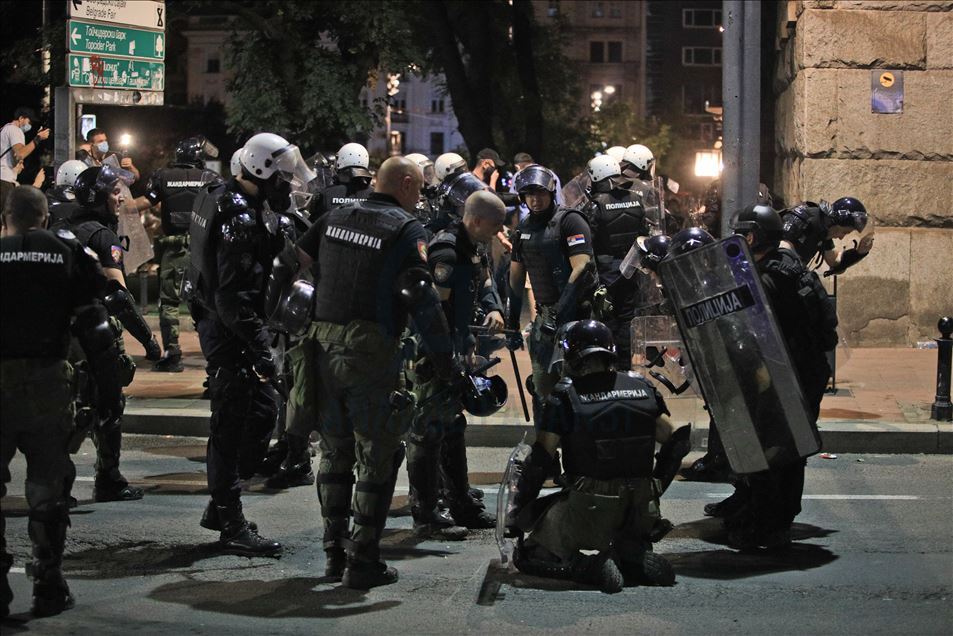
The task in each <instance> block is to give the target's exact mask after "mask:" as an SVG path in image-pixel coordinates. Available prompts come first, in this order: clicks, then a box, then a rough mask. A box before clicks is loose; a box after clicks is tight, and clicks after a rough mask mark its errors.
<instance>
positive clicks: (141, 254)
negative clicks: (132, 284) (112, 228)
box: [103, 154, 155, 276]
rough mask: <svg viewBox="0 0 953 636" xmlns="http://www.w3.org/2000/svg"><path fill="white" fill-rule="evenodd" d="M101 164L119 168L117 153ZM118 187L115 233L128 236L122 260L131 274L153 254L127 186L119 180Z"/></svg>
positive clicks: (127, 271)
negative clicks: (120, 196)
mask: <svg viewBox="0 0 953 636" xmlns="http://www.w3.org/2000/svg"><path fill="white" fill-rule="evenodd" d="M103 165H104V166H105V165H108V166H112V167H113V168H119V159H118V157H117V155H115V154H113V155H109V156H108V157H106V158H105V159H103ZM119 187H120V188H121V189H122V198H123V204H122V206H120V208H119V228H118V230H119V231H118V232H117V233H118V234H119V236H128V237H129V249H128V250H126V253H125V254H123V257H122V260H123V264H124V265H125V268H126V274H127V275H130V276H131V275H132V274H133V273H134V272H135V271H136V270H137V269H139V266H140V265H142V264H143V263H146V262H148V261H150V260H152V257H153V256H154V255H155V254H154V253H153V251H152V239H150V238H149V234H148V232H146V228H145V226H144V225H143V224H142V217H140V216H139V208H137V207H136V204H135V203H133V200H132V199H133V197H132V193H131V192H130V191H129V186H127V185H126V183H125V182H124V181H122V180H120V181H119Z"/></svg>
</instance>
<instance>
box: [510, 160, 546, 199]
mask: <svg viewBox="0 0 953 636" xmlns="http://www.w3.org/2000/svg"><path fill="white" fill-rule="evenodd" d="M513 183H514V184H515V185H516V191H517V192H518V193H519V194H526V193H527V192H529V191H530V190H546V191H548V192H549V193H550V194H555V193H556V173H555V172H553V171H552V170H550V169H549V168H547V167H545V166H541V165H539V164H538V163H534V164H531V165H528V166H526V167H525V168H523V169H522V170H520V171H519V172H517V173H516V176H514V177H513Z"/></svg>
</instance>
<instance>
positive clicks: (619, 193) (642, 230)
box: [590, 188, 649, 264]
mask: <svg viewBox="0 0 953 636" xmlns="http://www.w3.org/2000/svg"><path fill="white" fill-rule="evenodd" d="M592 204H593V206H592V214H591V216H590V225H591V226H592V251H593V252H594V253H595V256H596V262H597V263H600V264H601V263H602V262H603V261H613V260H617V261H618V260H622V259H623V258H625V255H626V253H627V252H628V251H629V248H630V247H632V243H634V242H635V239H636V237H639V236H648V233H649V232H648V226H647V225H646V223H645V204H644V202H643V200H642V194H641V193H639V192H633V191H632V190H627V189H624V188H614V189H612V190H610V191H609V192H598V193H595V194H593V195H592Z"/></svg>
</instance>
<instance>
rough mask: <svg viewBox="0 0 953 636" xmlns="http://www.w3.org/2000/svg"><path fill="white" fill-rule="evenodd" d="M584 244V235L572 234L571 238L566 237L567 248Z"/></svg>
mask: <svg viewBox="0 0 953 636" xmlns="http://www.w3.org/2000/svg"><path fill="white" fill-rule="evenodd" d="M585 242H586V235H585V234H573V235H572V236H567V237H566V244H567V245H569V247H572V246H573V245H581V244H583V243H585Z"/></svg>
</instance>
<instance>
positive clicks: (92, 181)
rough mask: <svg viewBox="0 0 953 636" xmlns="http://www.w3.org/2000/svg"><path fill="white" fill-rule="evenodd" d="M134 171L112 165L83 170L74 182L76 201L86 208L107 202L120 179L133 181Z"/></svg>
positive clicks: (127, 181) (126, 181) (128, 181)
mask: <svg viewBox="0 0 953 636" xmlns="http://www.w3.org/2000/svg"><path fill="white" fill-rule="evenodd" d="M132 179H133V177H132V173H130V172H129V171H128V170H123V169H122V168H113V167H112V166H108V165H106V166H95V167H92V168H86V169H85V170H83V171H82V172H81V173H80V174H79V176H78V177H76V181H75V182H74V183H73V194H75V195H76V202H77V203H79V204H80V205H81V206H82V207H84V208H93V207H97V206H100V205H103V204H104V203H106V199H107V197H109V194H110V193H111V192H112V191H113V188H115V187H116V183H118V182H119V181H120V180H121V181H124V182H125V183H126V184H127V185H128V184H130V183H132Z"/></svg>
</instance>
